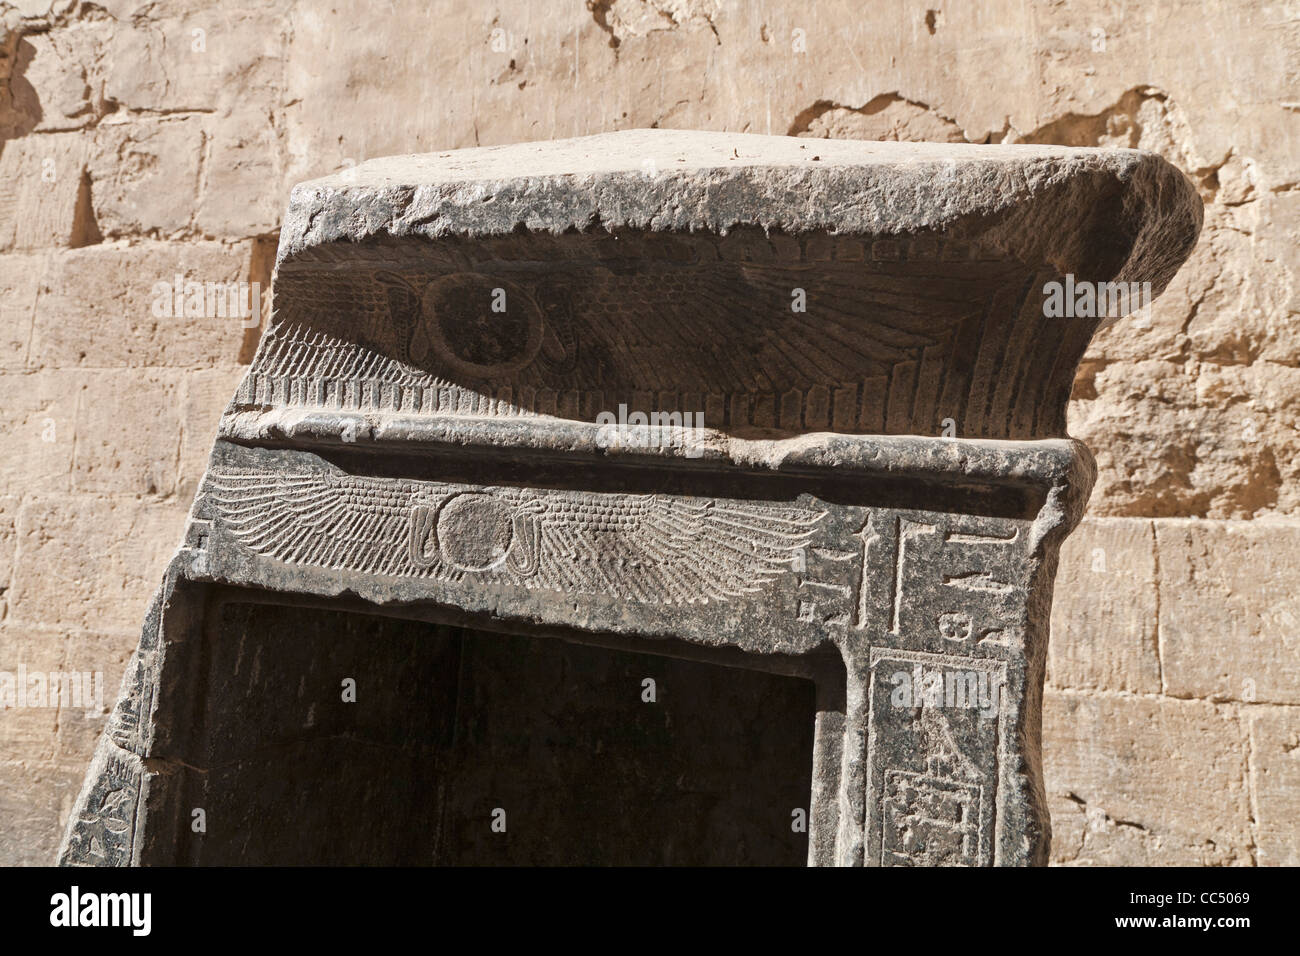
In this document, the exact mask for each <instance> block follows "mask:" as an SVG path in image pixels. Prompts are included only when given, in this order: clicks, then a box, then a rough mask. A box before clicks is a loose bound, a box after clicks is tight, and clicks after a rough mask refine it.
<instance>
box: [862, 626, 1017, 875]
mask: <svg viewBox="0 0 1300 956" xmlns="http://www.w3.org/2000/svg"><path fill="white" fill-rule="evenodd" d="M1006 667H1007V665H1006V664H1005V663H1003V662H1001V661H992V660H987V659H977V658H970V657H961V656H957V655H951V654H926V653H922V652H916V651H906V650H893V649H886V648H875V649H873V650H872V652H871V694H870V721H869V729H868V740H869V744H868V750H869V753H868V763H869V771H868V772H869V783H868V789H869V794H868V818H869V819H868V847H869V852H870V853H871V859H872V860H873V861H874V862H877V863H879V865H881V866H988V865H991V864H992V862H993V840H994V825H995V820H996V812H997V806H996V805H997V783H998V762H999V753H1000V751H999V747H1000V736H999V735H1000V723H1001V707H1000V701H1001V699H1002V698H1001V688H1002V687H1003V686H1004V684H1005V681H1006Z"/></svg>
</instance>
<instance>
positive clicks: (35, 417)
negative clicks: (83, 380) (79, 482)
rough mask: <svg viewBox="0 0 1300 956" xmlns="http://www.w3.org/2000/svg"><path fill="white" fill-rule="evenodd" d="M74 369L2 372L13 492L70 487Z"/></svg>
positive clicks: (3, 462) (5, 463)
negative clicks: (68, 370)
mask: <svg viewBox="0 0 1300 956" xmlns="http://www.w3.org/2000/svg"><path fill="white" fill-rule="evenodd" d="M76 414H77V379H76V377H75V375H74V374H73V373H71V372H61V371H52V372H12V371H5V372H0V441H3V443H4V446H5V448H7V449H8V452H9V453H8V454H6V455H2V456H0V477H2V478H3V481H4V487H6V488H7V489H9V490H10V491H12V492H17V493H22V494H25V493H30V492H51V491H67V490H68V489H69V487H70V479H71V471H72V454H73V447H74V445H75V435H76Z"/></svg>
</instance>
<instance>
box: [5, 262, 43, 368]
mask: <svg viewBox="0 0 1300 956" xmlns="http://www.w3.org/2000/svg"><path fill="white" fill-rule="evenodd" d="M44 271H45V259H44V257H43V256H39V255H35V256H13V255H10V256H0V369H4V370H8V369H21V368H24V367H25V366H26V364H27V346H28V344H29V343H30V342H31V338H32V322H33V319H34V317H35V312H36V291H37V288H38V284H39V282H40V277H41V274H42V273H43V272H44Z"/></svg>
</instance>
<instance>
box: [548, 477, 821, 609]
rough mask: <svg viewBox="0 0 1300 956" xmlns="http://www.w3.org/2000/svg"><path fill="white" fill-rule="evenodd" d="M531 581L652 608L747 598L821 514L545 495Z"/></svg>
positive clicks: (783, 567)
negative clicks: (604, 595)
mask: <svg viewBox="0 0 1300 956" xmlns="http://www.w3.org/2000/svg"><path fill="white" fill-rule="evenodd" d="M544 500H545V506H544V510H542V511H541V512H540V513H539V514H537V515H536V516H535V517H534V518H533V519H532V520H533V521H534V522H535V523H536V526H537V543H536V553H537V558H536V564H537V568H536V572H535V575H534V580H535V582H536V583H535V584H534V585H532V586H540V587H544V588H548V589H553V590H557V591H581V592H586V593H594V594H613V595H617V596H618V597H622V598H626V599H629V600H634V601H642V602H647V603H654V604H674V603H693V602H695V601H701V600H707V599H709V598H725V597H728V596H734V595H740V594H746V593H752V592H755V591H757V590H759V588H760V586H761V585H763V584H765V583H766V582H768V581H770V580H771V579H772V578H773V577H775V576H776V575H777V574H779V573H780V572H782V571H788V570H789V569H790V567H791V562H792V561H793V559H794V557H795V552H796V551H797V550H798V549H800V548H802V547H803V546H804V545H805V544H807V542H808V540H809V538H810V537H811V536H812V532H813V529H814V528H815V526H816V524H817V522H818V521H820V520H821V518H822V517H823V516H824V512H820V511H812V510H809V509H803V508H792V507H786V506H783V505H766V504H756V503H749V502H733V501H723V500H711V499H705V500H701V499H681V498H665V497H660V496H657V495H652V496H645V497H633V498H616V497H613V496H600V497H586V496H578V495H572V494H555V495H548V496H547V497H546V498H545V499H544Z"/></svg>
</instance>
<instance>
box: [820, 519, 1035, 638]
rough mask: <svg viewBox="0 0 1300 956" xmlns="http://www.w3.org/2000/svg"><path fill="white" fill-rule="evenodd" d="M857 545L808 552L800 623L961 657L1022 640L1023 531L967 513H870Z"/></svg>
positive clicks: (859, 531) (860, 524)
mask: <svg viewBox="0 0 1300 956" xmlns="http://www.w3.org/2000/svg"><path fill="white" fill-rule="evenodd" d="M863 514H864V517H863V518H862V520H861V521H860V522H858V523H856V524H855V527H856V528H857V530H856V532H855V533H854V534H853V535H852V537H848V536H842V537H841V539H840V542H835V543H842V542H849V541H851V542H853V546H852V547H848V546H843V547H838V548H837V547H831V546H829V545H828V546H822V547H811V548H809V549H807V551H806V552H805V563H804V566H803V567H802V568H801V573H800V575H799V589H800V598H799V610H798V617H799V619H800V620H802V621H805V622H812V621H819V622H821V623H823V624H826V625H831V626H836V627H848V628H853V629H856V630H867V629H870V630H871V632H872V635H873V639H878V635H881V634H883V635H887V636H888V638H890V639H891V640H889V643H891V644H895V645H896V646H907V647H917V648H928V649H931V650H940V649H943V650H958V649H960V648H961V647H963V646H964V647H970V646H975V645H998V646H1003V647H1018V646H1020V645H1021V644H1022V643H1023V640H1024V616H1025V603H1024V602H1025V596H1026V588H1027V587H1028V580H1027V574H1028V568H1027V565H1026V561H1025V557H1024V555H1023V553H1022V548H1021V545H1022V543H1023V542H1022V540H1021V536H1022V534H1023V533H1024V531H1023V523H1022V522H1015V521H1010V520H1006V519H996V518H985V517H978V516H970V515H954V514H937V513H912V512H899V511H893V510H889V509H864V512H863Z"/></svg>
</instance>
